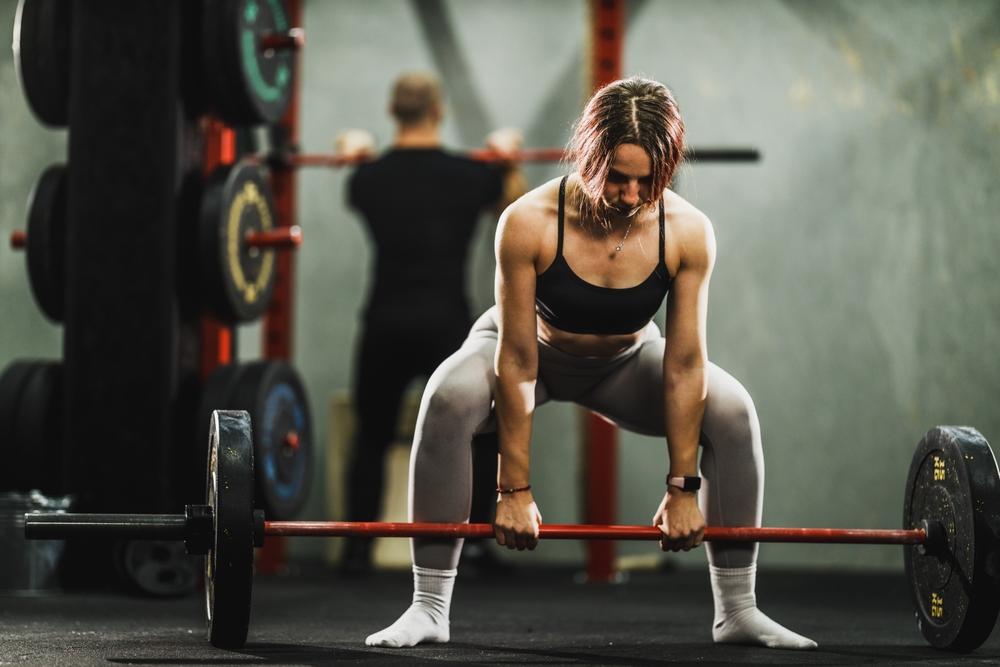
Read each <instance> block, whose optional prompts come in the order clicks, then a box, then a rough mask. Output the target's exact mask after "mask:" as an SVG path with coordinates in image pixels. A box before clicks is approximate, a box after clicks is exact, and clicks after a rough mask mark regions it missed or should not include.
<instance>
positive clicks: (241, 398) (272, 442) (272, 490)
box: [233, 360, 313, 521]
mask: <svg viewBox="0 0 1000 667" xmlns="http://www.w3.org/2000/svg"><path fill="white" fill-rule="evenodd" d="M233 391H234V395H233V404H234V405H235V407H237V408H238V409H241V410H246V411H248V412H249V413H250V414H251V415H252V416H253V424H254V429H253V443H254V460H255V461H256V463H257V465H256V471H257V475H256V483H257V487H256V488H257V495H256V497H257V506H258V507H263V508H264V511H265V513H266V514H267V516H268V518H270V519H272V520H276V521H284V520H288V519H291V518H293V517H294V516H295V514H296V513H297V512H298V511H299V510H300V509H302V506H303V505H304V504H305V502H306V500H307V499H308V497H309V482H310V474H311V472H312V449H313V447H312V419H311V417H310V413H309V402H308V399H307V397H306V392H305V389H304V388H303V385H302V380H301V379H300V378H299V375H298V373H296V372H295V369H294V368H293V367H292V366H290V365H289V364H287V363H285V362H283V361H274V360H268V361H257V362H253V363H250V364H246V366H245V367H244V370H243V371H242V372H241V373H240V375H239V377H238V379H237V381H236V382H235V386H234V389H233Z"/></svg>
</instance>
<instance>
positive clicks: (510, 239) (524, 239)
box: [497, 178, 561, 256]
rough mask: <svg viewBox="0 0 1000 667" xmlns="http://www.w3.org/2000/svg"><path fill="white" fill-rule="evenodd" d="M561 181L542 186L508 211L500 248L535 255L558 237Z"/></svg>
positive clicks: (499, 228)
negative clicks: (557, 222) (543, 246)
mask: <svg viewBox="0 0 1000 667" xmlns="http://www.w3.org/2000/svg"><path fill="white" fill-rule="evenodd" d="M560 180H561V179H560V178H554V179H552V180H550V181H547V182H545V183H542V184H541V185H539V186H538V187H536V188H534V189H532V190H529V191H528V192H526V193H524V194H523V195H521V196H520V197H519V198H518V199H516V200H515V201H514V202H513V203H512V204H511V205H510V206H508V207H507V208H506V209H504V212H503V213H502V214H501V215H500V222H499V224H498V226H497V244H498V247H500V248H503V247H508V248H512V249H514V248H516V249H517V252H519V253H524V254H527V255H530V256H535V255H537V254H538V252H539V250H540V248H541V247H542V245H544V244H545V243H547V242H548V241H549V240H551V239H554V238H555V234H556V231H555V230H556V220H557V216H558V210H559V181H560ZM550 237H551V239H550Z"/></svg>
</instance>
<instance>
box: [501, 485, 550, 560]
mask: <svg viewBox="0 0 1000 667" xmlns="http://www.w3.org/2000/svg"><path fill="white" fill-rule="evenodd" d="M541 525H542V514H541V512H539V511H538V506H537V505H536V504H535V499H534V498H533V497H532V496H531V491H517V492H516V493H498V494H497V511H496V518H495V519H494V520H493V534H494V535H495V536H496V538H497V544H499V545H501V546H505V547H507V548H508V549H517V550H518V551H524V550H525V549H529V550H531V549H534V548H535V547H536V546H538V528H539V526H541Z"/></svg>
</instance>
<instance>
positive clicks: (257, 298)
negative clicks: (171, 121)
mask: <svg viewBox="0 0 1000 667" xmlns="http://www.w3.org/2000/svg"><path fill="white" fill-rule="evenodd" d="M275 223H276V221H275V210H274V200H273V199H272V197H271V189H270V187H269V185H268V183H267V179H266V178H265V177H264V173H263V171H262V170H261V168H260V167H258V166H256V165H253V164H248V163H246V162H238V163H237V164H235V165H232V166H226V167H220V168H219V169H217V170H216V171H215V172H214V173H213V174H212V176H211V177H210V178H209V183H208V186H207V187H206V188H205V193H204V196H203V197H202V202H201V215H200V225H201V232H200V234H199V239H200V246H201V247H200V249H199V250H200V264H201V276H202V289H204V290H205V291H206V297H207V301H208V304H209V306H210V308H211V309H212V311H213V312H214V313H215V314H216V315H217V316H218V317H219V318H220V319H221V320H223V321H225V322H233V323H235V322H250V321H252V320H255V319H257V318H258V317H260V316H261V315H263V314H264V311H266V310H267V305H268V302H269V301H270V300H271V292H272V290H273V289H274V279H275V251H274V250H273V249H269V248H257V247H253V246H251V245H249V244H248V243H247V237H248V236H249V235H251V234H254V233H258V232H266V231H270V230H272V229H274V227H275Z"/></svg>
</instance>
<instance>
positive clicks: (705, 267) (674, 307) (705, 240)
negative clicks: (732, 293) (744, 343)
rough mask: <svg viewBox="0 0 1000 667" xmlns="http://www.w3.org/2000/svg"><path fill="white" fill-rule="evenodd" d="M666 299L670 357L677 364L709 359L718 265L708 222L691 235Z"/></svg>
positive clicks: (666, 333)
mask: <svg viewBox="0 0 1000 667" xmlns="http://www.w3.org/2000/svg"><path fill="white" fill-rule="evenodd" d="M690 236H691V237H692V238H690V239H689V240H688V243H687V246H686V247H685V252H684V258H683V260H682V262H681V265H680V268H679V269H678V271H677V275H676V276H674V280H673V284H672V285H671V288H670V294H669V296H668V299H667V321H666V331H665V332H664V333H665V336H666V339H667V341H668V345H667V357H668V359H669V360H671V361H673V362H676V363H677V364H678V365H682V366H687V365H694V364H703V363H704V362H705V361H706V360H707V357H708V354H707V339H708V332H707V328H708V285H709V280H710V278H711V275H712V268H713V266H714V264H715V237H714V235H713V233H712V228H711V224H710V223H708V221H707V219H706V220H704V222H703V223H702V226H701V227H700V228H699V229H696V230H695V231H694V232H693V233H691V234H690Z"/></svg>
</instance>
